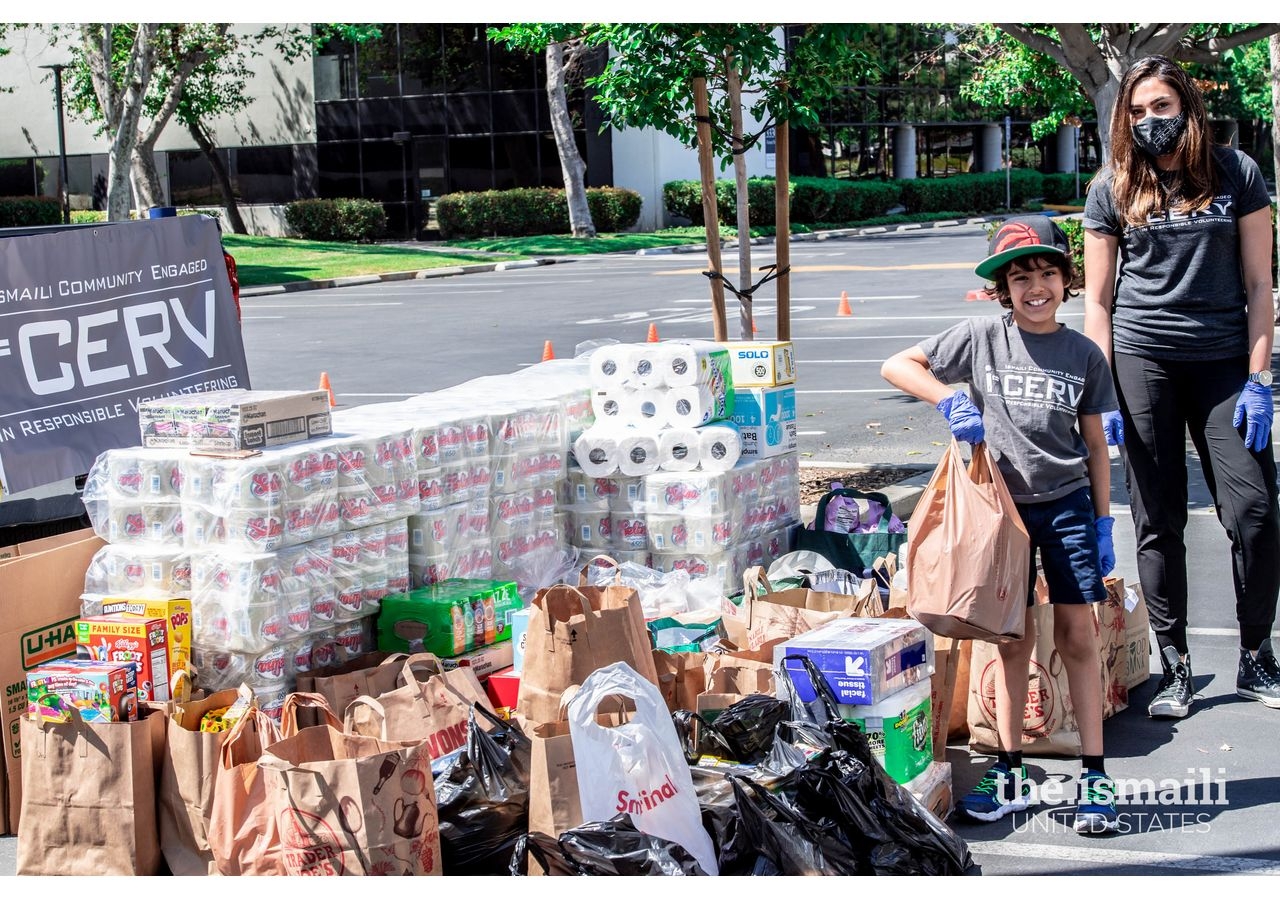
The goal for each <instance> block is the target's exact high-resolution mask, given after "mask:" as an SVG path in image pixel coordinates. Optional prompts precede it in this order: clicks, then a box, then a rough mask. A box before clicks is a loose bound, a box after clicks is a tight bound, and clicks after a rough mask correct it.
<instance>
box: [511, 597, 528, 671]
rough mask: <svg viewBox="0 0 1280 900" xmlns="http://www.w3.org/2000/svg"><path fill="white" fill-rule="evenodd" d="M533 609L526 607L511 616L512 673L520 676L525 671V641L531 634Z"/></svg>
mask: <svg viewBox="0 0 1280 900" xmlns="http://www.w3.org/2000/svg"><path fill="white" fill-rule="evenodd" d="M531 615H533V608H532V607H529V606H526V607H525V608H524V609H520V610H516V611H515V612H513V613H512V614H511V650H512V657H511V671H512V673H513V674H515V675H519V674H520V673H521V672H523V671H524V641H525V637H526V635H528V633H529V617H530V616H531Z"/></svg>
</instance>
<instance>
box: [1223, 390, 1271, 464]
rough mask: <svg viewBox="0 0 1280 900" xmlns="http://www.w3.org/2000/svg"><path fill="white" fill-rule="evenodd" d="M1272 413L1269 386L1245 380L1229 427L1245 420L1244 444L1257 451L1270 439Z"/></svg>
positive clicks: (1236, 425) (1233, 426)
mask: <svg viewBox="0 0 1280 900" xmlns="http://www.w3.org/2000/svg"><path fill="white" fill-rule="evenodd" d="M1274 414H1275V413H1274V410H1273V408H1272V406H1271V388H1269V387H1263V386H1262V385H1260V384H1258V383H1256V382H1253V381H1246V382H1245V383H1244V390H1242V391H1241V392H1240V399H1239V400H1237V401H1236V414H1235V417H1234V418H1233V419H1232V420H1231V427H1232V428H1239V427H1240V425H1241V423H1243V422H1245V421H1246V420H1247V421H1248V426H1247V427H1246V428H1245V431H1244V445H1245V446H1246V447H1248V448H1249V449H1250V450H1252V451H1253V452H1254V453H1257V452H1258V451H1259V450H1261V449H1262V448H1263V447H1265V446H1267V441H1269V440H1270V439H1271V418H1272V416H1273V415H1274Z"/></svg>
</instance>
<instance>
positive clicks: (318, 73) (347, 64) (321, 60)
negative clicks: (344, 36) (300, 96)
mask: <svg viewBox="0 0 1280 900" xmlns="http://www.w3.org/2000/svg"><path fill="white" fill-rule="evenodd" d="M311 68H312V72H313V73H314V76H315V81H316V102H320V101H323V100H354V99H355V96H356V57H355V49H354V48H353V47H352V45H351V44H350V43H349V42H347V41H342V40H337V39H333V40H330V41H328V42H327V43H325V45H324V46H323V47H321V48H320V49H319V50H317V51H316V54H315V57H314V58H313V60H312V64H311Z"/></svg>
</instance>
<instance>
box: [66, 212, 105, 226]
mask: <svg viewBox="0 0 1280 900" xmlns="http://www.w3.org/2000/svg"><path fill="white" fill-rule="evenodd" d="M105 221H107V211H106V210H105V209H73V210H71V224H72V225H90V224H94V223H97V222H105Z"/></svg>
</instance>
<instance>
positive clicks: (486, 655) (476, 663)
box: [441, 641, 513, 681]
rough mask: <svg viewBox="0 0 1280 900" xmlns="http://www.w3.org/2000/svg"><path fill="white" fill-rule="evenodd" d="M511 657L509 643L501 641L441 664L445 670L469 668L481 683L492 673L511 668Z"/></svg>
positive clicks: (443, 661) (444, 660)
mask: <svg viewBox="0 0 1280 900" xmlns="http://www.w3.org/2000/svg"><path fill="white" fill-rule="evenodd" d="M512 657H513V653H512V647H511V642H510V641H503V642H502V643H501V644H491V645H490V646H488V647H482V648H481V649H479V650H473V651H472V652H470V653H464V654H462V655H461V656H455V657H453V658H452V659H443V660H441V662H442V663H443V664H444V667H445V668H446V669H453V668H456V667H458V666H470V667H471V668H472V670H473V671H474V672H475V673H476V677H477V678H479V679H480V680H481V681H483V680H484V679H486V678H488V677H489V676H490V675H492V674H493V673H494V672H497V671H500V670H502V669H509V668H511V662H512Z"/></svg>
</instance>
